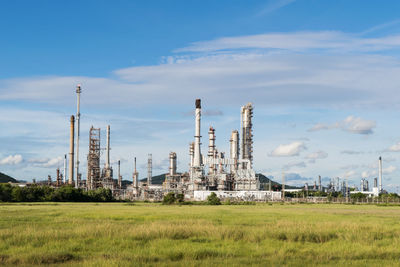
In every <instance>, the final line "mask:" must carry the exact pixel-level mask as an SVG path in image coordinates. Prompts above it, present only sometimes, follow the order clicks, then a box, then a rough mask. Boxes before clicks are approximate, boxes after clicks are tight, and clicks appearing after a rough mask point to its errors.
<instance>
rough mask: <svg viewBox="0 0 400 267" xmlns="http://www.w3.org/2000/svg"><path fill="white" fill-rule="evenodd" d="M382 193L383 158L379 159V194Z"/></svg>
mask: <svg viewBox="0 0 400 267" xmlns="http://www.w3.org/2000/svg"><path fill="white" fill-rule="evenodd" d="M381 192H382V157H379V193H381Z"/></svg>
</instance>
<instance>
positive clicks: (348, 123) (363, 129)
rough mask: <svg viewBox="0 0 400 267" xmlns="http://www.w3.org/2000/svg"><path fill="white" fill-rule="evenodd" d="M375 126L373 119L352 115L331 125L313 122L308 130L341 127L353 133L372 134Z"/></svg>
mask: <svg viewBox="0 0 400 267" xmlns="http://www.w3.org/2000/svg"><path fill="white" fill-rule="evenodd" d="M375 127H376V122H375V121H373V120H364V119H362V118H357V117H354V116H348V117H347V118H346V119H344V120H343V121H339V122H336V123H334V124H332V125H325V124H322V123H317V124H315V125H314V126H313V127H312V128H310V129H309V130H308V131H310V132H313V131H320V130H329V129H342V130H344V131H346V132H350V133H355V134H372V133H373V129H374V128H375Z"/></svg>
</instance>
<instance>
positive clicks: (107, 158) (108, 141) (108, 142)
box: [106, 125, 119, 179]
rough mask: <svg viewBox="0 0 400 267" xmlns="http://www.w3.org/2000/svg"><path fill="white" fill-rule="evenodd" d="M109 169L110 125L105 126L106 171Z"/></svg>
mask: <svg viewBox="0 0 400 267" xmlns="http://www.w3.org/2000/svg"><path fill="white" fill-rule="evenodd" d="M109 168H110V125H107V147H106V170H108V169H109ZM118 179H119V176H118Z"/></svg>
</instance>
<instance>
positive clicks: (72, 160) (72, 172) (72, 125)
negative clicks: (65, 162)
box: [68, 115, 75, 185]
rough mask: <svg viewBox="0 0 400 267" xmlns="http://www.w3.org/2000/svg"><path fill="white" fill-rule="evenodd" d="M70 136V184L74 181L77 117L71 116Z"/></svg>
mask: <svg viewBox="0 0 400 267" xmlns="http://www.w3.org/2000/svg"><path fill="white" fill-rule="evenodd" d="M70 122H71V126H70V137H69V168H68V184H71V185H72V184H73V183H74V137H75V117H74V116H73V115H72V116H71V120H70Z"/></svg>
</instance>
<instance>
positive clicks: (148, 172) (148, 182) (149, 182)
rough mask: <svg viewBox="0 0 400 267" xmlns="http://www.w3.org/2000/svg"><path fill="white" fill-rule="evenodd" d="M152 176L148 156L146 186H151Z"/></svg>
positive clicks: (150, 162)
mask: <svg viewBox="0 0 400 267" xmlns="http://www.w3.org/2000/svg"><path fill="white" fill-rule="evenodd" d="M152 176H153V160H152V156H151V154H149V158H148V159H147V186H150V185H151V178H152Z"/></svg>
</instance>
